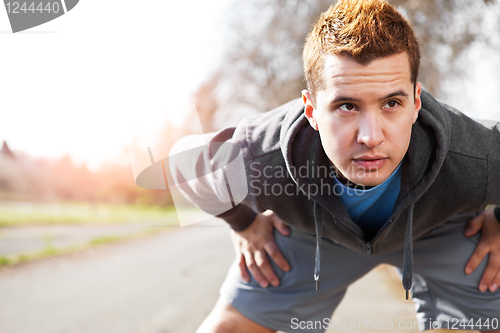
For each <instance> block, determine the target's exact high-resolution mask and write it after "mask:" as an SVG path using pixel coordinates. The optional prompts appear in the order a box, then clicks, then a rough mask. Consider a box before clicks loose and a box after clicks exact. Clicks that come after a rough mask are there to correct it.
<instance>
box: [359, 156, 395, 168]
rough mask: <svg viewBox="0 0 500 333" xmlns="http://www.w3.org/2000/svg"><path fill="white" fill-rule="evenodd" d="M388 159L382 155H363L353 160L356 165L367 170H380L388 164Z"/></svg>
mask: <svg viewBox="0 0 500 333" xmlns="http://www.w3.org/2000/svg"><path fill="white" fill-rule="evenodd" d="M387 160H388V158H387V157H385V156H380V155H363V156H359V157H356V158H353V162H354V164H356V165H357V166H358V167H361V168H363V169H366V170H378V169H380V168H381V167H383V166H384V165H385V163H387Z"/></svg>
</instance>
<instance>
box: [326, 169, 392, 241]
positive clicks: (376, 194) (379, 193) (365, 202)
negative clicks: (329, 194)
mask: <svg viewBox="0 0 500 333" xmlns="http://www.w3.org/2000/svg"><path fill="white" fill-rule="evenodd" d="M401 164H402V163H399V165H398V167H397V168H396V170H394V172H393V173H392V174H391V175H390V176H389V178H387V179H386V180H385V181H384V182H383V183H382V184H379V185H377V186H374V187H372V188H370V189H367V190H362V189H358V188H354V189H353V188H350V187H347V186H345V185H344V184H342V183H341V182H340V181H339V180H338V179H337V178H336V177H334V178H335V181H336V182H337V186H339V185H340V186H342V187H341V189H342V191H340V192H339V191H338V190H337V191H336V192H337V193H340V199H341V200H342V203H343V204H344V206H345V208H346V209H347V212H349V215H350V216H351V219H352V220H353V221H354V223H356V224H357V225H358V226H359V227H360V228H361V229H362V230H363V232H364V233H365V235H366V236H367V238H368V239H372V238H373V237H374V236H375V234H376V233H377V232H378V230H379V229H380V228H381V227H382V226H383V225H384V224H385V222H386V221H387V219H388V218H389V217H390V216H391V213H392V210H393V209H394V205H395V204H396V200H397V198H398V196H399V191H400V190H401Z"/></svg>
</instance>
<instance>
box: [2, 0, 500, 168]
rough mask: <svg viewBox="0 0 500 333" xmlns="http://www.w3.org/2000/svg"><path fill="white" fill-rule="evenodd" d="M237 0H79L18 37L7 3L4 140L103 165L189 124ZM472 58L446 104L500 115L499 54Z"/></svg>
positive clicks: (474, 112)
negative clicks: (141, 139) (148, 136)
mask: <svg viewBox="0 0 500 333" xmlns="http://www.w3.org/2000/svg"><path fill="white" fill-rule="evenodd" d="M229 2H230V0H211V1H206V0H204V1H202V0H190V1H165V0H142V1H140V2H137V1H131V0H119V1H118V0H106V1H90V0H81V1H80V3H79V4H78V5H77V6H76V7H75V8H74V9H73V10H71V11H70V12H68V13H67V14H66V15H64V16H62V17H59V18H57V19H55V20H54V21H51V22H48V23H46V24H44V25H41V26H38V27H35V28H32V29H30V30H28V31H26V32H21V33H17V34H12V33H11V31H10V25H9V22H8V18H7V14H6V11H5V10H3V8H1V7H0V45H2V55H1V61H0V78H1V79H0V94H1V95H0V143H1V142H2V141H3V140H6V141H7V142H8V144H9V146H10V148H11V149H12V150H14V151H23V152H25V153H27V154H29V155H32V156H35V157H39V156H46V157H61V156H63V155H65V154H69V155H70V156H71V158H72V159H73V161H74V162H75V163H77V164H82V163H86V164H87V166H89V167H90V168H91V169H96V168H98V167H99V165H100V164H101V163H103V162H105V161H107V162H111V163H112V162H113V161H116V160H117V158H118V157H119V156H123V155H124V154H123V153H124V151H126V149H127V146H128V144H129V143H130V142H131V140H132V139H133V137H134V136H137V135H143V134H144V133H149V132H151V133H152V132H157V131H159V130H161V129H162V128H164V127H165V123H166V122H169V123H170V124H172V125H174V126H181V125H182V123H183V120H185V119H186V114H187V113H188V112H189V110H192V105H191V101H190V100H189V96H190V93H191V92H192V91H193V90H194V89H196V87H198V85H199V84H200V82H202V80H203V78H205V77H206V75H207V74H208V73H209V72H210V71H211V70H213V69H215V67H216V65H217V61H218V59H219V55H220V50H221V48H222V45H223V36H224V31H223V26H222V23H221V22H222V18H223V15H224V13H225V11H224V10H225V8H226V7H227V5H228V3H229ZM471 54H472V56H473V57H476V58H478V59H481V61H477V62H475V63H474V66H472V67H471V68H470V69H469V71H468V74H467V75H466V76H465V78H464V80H462V81H459V82H452V84H450V86H449V89H448V94H447V96H446V98H445V100H444V101H445V102H447V103H449V104H451V105H452V106H454V107H457V108H458V109H459V110H462V111H464V112H465V113H466V114H468V115H471V116H473V117H481V118H491V119H500V94H499V93H498V92H499V91H500V84H499V80H498V76H497V75H496V74H495V73H499V72H500V66H498V62H497V64H496V65H491V64H492V61H493V60H491V59H494V58H495V56H496V55H492V54H488V50H486V51H485V50H481V49H478V50H476V51H475V52H472V53H471ZM488 59H490V60H488Z"/></svg>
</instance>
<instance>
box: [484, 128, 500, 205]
mask: <svg viewBox="0 0 500 333" xmlns="http://www.w3.org/2000/svg"><path fill="white" fill-rule="evenodd" d="M487 162H488V186H487V189H486V196H485V202H484V203H485V204H495V205H500V123H496V125H495V126H494V127H493V128H492V141H491V146H490V151H489V154H488V158H487Z"/></svg>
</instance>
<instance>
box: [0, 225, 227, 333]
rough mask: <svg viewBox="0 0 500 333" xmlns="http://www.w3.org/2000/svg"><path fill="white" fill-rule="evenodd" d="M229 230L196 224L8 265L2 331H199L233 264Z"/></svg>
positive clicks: (2, 279) (3, 273)
mask: <svg viewBox="0 0 500 333" xmlns="http://www.w3.org/2000/svg"><path fill="white" fill-rule="evenodd" d="M211 223H213V221H212V222H211ZM228 230H229V229H228V228H227V227H226V226H223V227H221V226H206V225H205V226H204V225H195V226H194V227H186V228H178V229H174V230H170V231H168V232H164V233H161V234H159V235H155V236H151V237H147V238H144V239H140V240H135V241H130V242H125V243H121V244H113V245H106V246H103V247H98V248H94V249H91V250H87V251H84V252H82V253H78V254H72V255H68V256H63V257H58V258H53V259H48V260H43V261H40V262H35V263H30V264H24V265H21V266H15V267H4V268H2V269H1V270H0V332H2V333H3V332H8V333H31V332H36V333H45V332H46V333H49V332H50V333H63V332H64V333H73V332H75V333H76V332H85V333H100V332H102V333H110V332H113V333H127V332H140V333H159V332H162V333H165V332H176V333H184V332H186V333H187V332H194V331H195V330H196V328H197V327H198V326H199V324H200V323H201V321H202V320H203V319H204V318H205V317H206V315H207V314H208V313H209V311H210V310H211V308H212V307H213V305H214V304H215V301H216V299H217V297H218V287H219V286H220V285H221V283H222V281H223V279H224V276H225V274H226V271H227V269H228V267H229V265H230V264H231V262H232V260H234V252H233V249H232V245H231V242H230V238H229V232H228Z"/></svg>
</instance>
